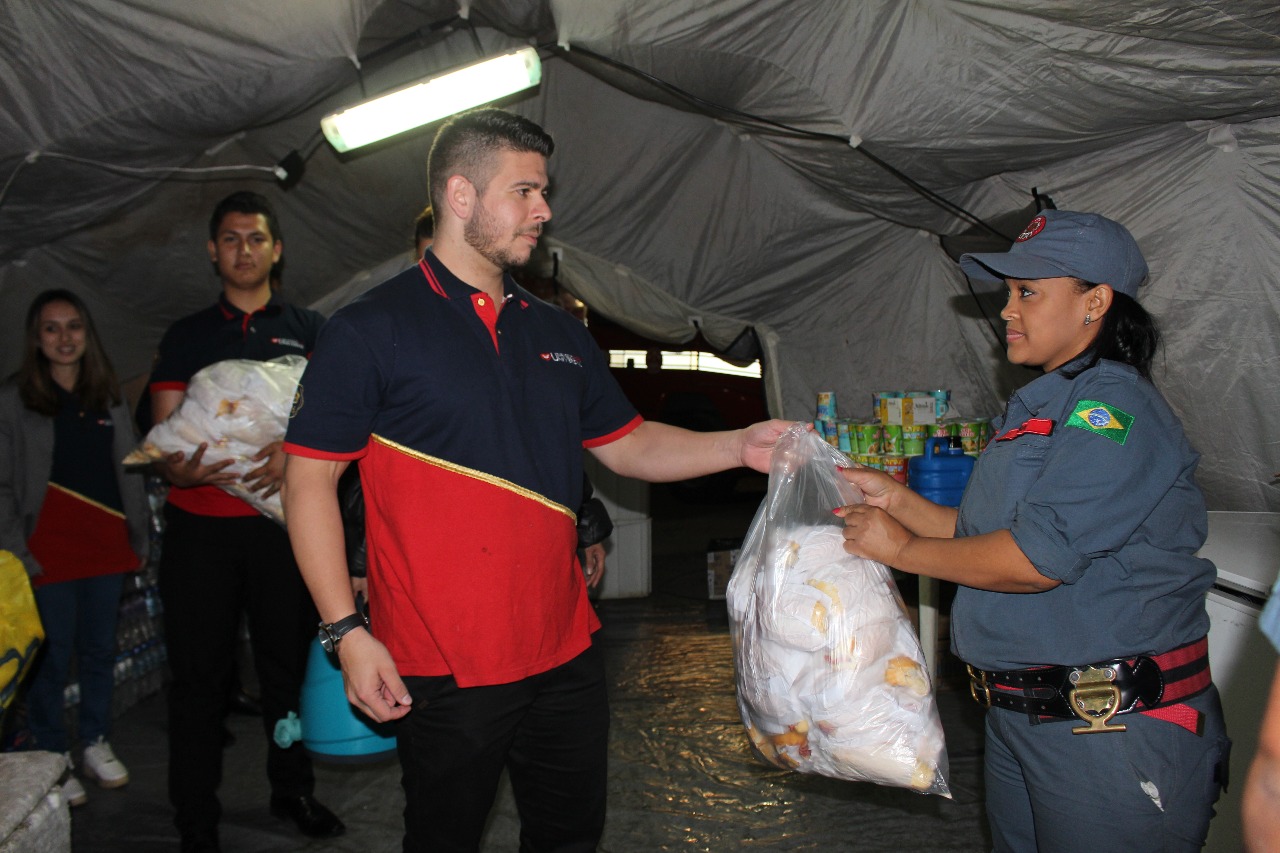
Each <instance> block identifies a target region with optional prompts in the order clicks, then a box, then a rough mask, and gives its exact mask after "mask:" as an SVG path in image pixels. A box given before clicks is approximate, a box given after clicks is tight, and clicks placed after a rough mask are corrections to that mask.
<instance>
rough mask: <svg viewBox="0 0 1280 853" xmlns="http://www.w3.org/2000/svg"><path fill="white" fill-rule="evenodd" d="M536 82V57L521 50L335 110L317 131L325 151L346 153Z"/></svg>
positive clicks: (539, 77) (538, 75)
mask: <svg viewBox="0 0 1280 853" xmlns="http://www.w3.org/2000/svg"><path fill="white" fill-rule="evenodd" d="M540 80H542V63H541V62H540V61H539V60H538V51H537V50H535V49H534V48H532V47H522V48H520V49H519V50H513V51H509V52H507V53H504V54H502V55H500V56H492V57H489V58H488V59H483V60H481V61H479V62H474V63H472V64H470V65H464V66H462V67H461V68H455V69H454V70H452V71H447V72H445V73H443V74H439V75H437V76H435V77H430V78H428V79H426V80H423V81H422V82H420V83H413V84H411V85H409V86H405V87H404V88H402V89H397V90H395V91H394V92H388V93H387V94H385V95H380V96H379V97H377V98H374V99H372V100H369V101H365V102H364V103H362V104H356V105H355V106H354V107H348V108H347V109H345V110H339V111H338V112H336V113H332V114H330V115H327V116H325V117H324V118H322V119H320V129H321V130H323V131H324V135H325V138H326V139H328V140H329V144H330V145H332V146H333V147H334V148H336V149H337V150H338V151H339V152H346V151H350V150H352V149H353V148H359V147H360V146H362V145H368V144H370V143H372V142H377V141H378V140H380V139H386V138H387V137H388V136H395V135H396V134H397V133H403V132H405V131H406V130H412V129H413V128H415V127H421V126H422V125H424V124H430V123H431V122H433V121H436V120H438V119H442V118H444V117H445V116H451V115H453V114H454V113H458V112H462V111H463V110H467V109H470V108H471V107H475V106H479V105H480V104H487V103H488V102H490V101H496V100H497V99H499V98H503V97H506V96H507V95H512V94H515V93H516V92H519V91H522V90H524V89H528V88H531V87H533V86H536V85H538V82H539V81H540Z"/></svg>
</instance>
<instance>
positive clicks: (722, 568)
mask: <svg viewBox="0 0 1280 853" xmlns="http://www.w3.org/2000/svg"><path fill="white" fill-rule="evenodd" d="M741 550H742V540H741V539H712V540H711V542H709V543H708V544H707V598H709V599H712V600H723V599H724V597H725V593H726V592H727V591H728V589H729V576H730V575H731V574H733V566H734V564H735V563H737V562H738V554H739V552H740V551H741Z"/></svg>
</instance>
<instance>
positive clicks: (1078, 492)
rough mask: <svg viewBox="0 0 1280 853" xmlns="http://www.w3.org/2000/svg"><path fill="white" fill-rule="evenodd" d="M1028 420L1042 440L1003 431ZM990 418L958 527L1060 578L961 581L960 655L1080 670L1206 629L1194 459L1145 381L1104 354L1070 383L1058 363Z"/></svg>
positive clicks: (1201, 509)
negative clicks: (1044, 584) (1004, 583)
mask: <svg viewBox="0 0 1280 853" xmlns="http://www.w3.org/2000/svg"><path fill="white" fill-rule="evenodd" d="M1073 366H1075V365H1067V366H1066V368H1065V369H1067V370H1070V369H1071V368H1072V367H1073ZM1033 418H1038V419H1046V420H1050V421H1052V426H1051V428H1050V429H1049V434H1048V435H1039V434H1036V432H1035V431H1034V430H1029V431H1026V432H1022V433H1021V434H1018V435H1011V433H1013V432H1015V431H1016V430H1018V429H1019V428H1021V427H1023V425H1024V424H1026V422H1027V421H1029V420H1031V419H1033ZM1036 426H1043V424H1038V425H1036ZM992 427H993V430H992V433H993V435H994V436H995V437H994V438H993V439H992V441H991V442H990V443H989V444H988V445H987V447H986V448H985V449H984V450H983V452H982V454H981V455H980V456H979V458H978V463H977V465H976V466H975V467H974V471H973V474H972V475H971V477H970V480H969V484H968V487H967V488H966V490H965V495H964V499H963V501H962V502H961V505H960V515H959V519H958V521H957V524H956V535H957V536H972V535H976V534H980V533H989V532H991V531H995V530H1001V529H1005V530H1010V531H1011V532H1012V534H1013V538H1014V540H1015V541H1016V542H1017V543H1018V547H1019V548H1021V549H1022V552H1023V553H1024V554H1026V556H1027V558H1028V559H1029V560H1030V561H1031V563H1032V564H1033V565H1034V566H1035V567H1036V569H1037V570H1038V571H1039V572H1040V573H1041V574H1043V575H1044V576H1045V577H1048V578H1053V579H1055V580H1059V581H1061V582H1062V583H1061V585H1060V586H1057V587H1055V588H1053V589H1051V590H1049V591H1047V592H1041V593H1030V594H1016V593H999V592H987V591H984V590H977V589H972V588H969V587H964V586H961V587H960V589H959V592H958V594H957V596H956V600H955V602H954V604H953V606H952V613H951V628H952V634H951V637H952V649H953V650H954V651H955V653H956V654H957V655H958V656H959V657H960V658H961V659H963V660H964V661H966V662H968V663H970V664H973V665H974V666H977V667H981V668H983V669H992V670H1001V669H1019V668H1023V667H1028V666H1038V665H1042V664H1070V665H1078V664H1087V663H1094V662H1097V661H1103V660H1110V659H1113V658H1126V657H1132V656H1135V655H1139V654H1159V653H1162V652H1166V651H1168V650H1169V649H1172V648H1176V647H1177V646H1180V645H1182V644H1184V643H1188V642H1192V641H1194V640H1197V639H1199V638H1200V637H1202V636H1204V635H1205V634H1206V633H1207V632H1208V630H1209V617H1208V614H1207V613H1206V611H1205V605H1204V596H1205V593H1206V592H1207V591H1208V589H1209V587H1210V586H1211V585H1212V584H1213V580H1214V576H1215V569H1214V566H1213V564H1212V563H1211V562H1209V561H1208V560H1205V559H1201V558H1199V557H1196V556H1194V555H1195V553H1196V551H1198V550H1199V549H1200V547H1201V546H1202V545H1203V544H1204V540H1205V536H1206V533H1207V531H1208V516H1207V514H1206V512H1205V505H1204V497H1203V495H1202V494H1201V492H1200V489H1199V487H1198V486H1197V485H1196V483H1195V478H1194V472H1195V468H1196V464H1197V463H1198V462H1199V459H1200V456H1199V454H1198V453H1196V452H1195V451H1194V450H1193V449H1192V448H1191V446H1190V444H1188V442H1187V439H1186V436H1184V435H1183V432H1182V424H1181V422H1180V421H1179V420H1178V417H1177V415H1175V414H1174V413H1173V411H1172V410H1171V409H1170V408H1169V405H1168V403H1166V402H1165V399H1164V397H1163V396H1161V394H1160V392H1159V391H1157V390H1156V388H1155V386H1153V385H1152V384H1151V383H1149V382H1147V381H1146V380H1145V379H1143V378H1142V377H1141V376H1139V375H1138V373H1137V371H1135V370H1134V369H1133V368H1131V367H1129V366H1127V365H1123V364H1118V363H1116V362H1111V361H1101V362H1099V363H1098V364H1097V365H1095V366H1094V367H1091V368H1089V369H1088V370H1085V371H1084V372H1082V373H1080V374H1079V375H1078V376H1075V377H1074V378H1072V377H1068V376H1066V375H1064V374H1063V372H1062V369H1059V370H1058V371H1054V372H1053V373H1048V374H1045V375H1044V376H1042V377H1040V378H1038V379H1036V380H1034V381H1033V382H1030V383H1028V384H1027V385H1026V386H1024V387H1023V388H1022V389H1020V390H1019V391H1017V392H1016V393H1014V395H1013V396H1012V397H1011V398H1010V399H1009V404H1008V407H1007V408H1006V410H1005V413H1004V415H1003V416H1001V417H1000V418H998V419H997V420H996V421H994V422H993V424H992Z"/></svg>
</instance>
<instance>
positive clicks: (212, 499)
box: [168, 486, 262, 518]
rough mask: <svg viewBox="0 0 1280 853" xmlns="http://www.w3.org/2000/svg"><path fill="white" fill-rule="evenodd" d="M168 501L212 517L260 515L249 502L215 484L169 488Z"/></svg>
mask: <svg viewBox="0 0 1280 853" xmlns="http://www.w3.org/2000/svg"><path fill="white" fill-rule="evenodd" d="M168 501H169V503H171V504H173V505H174V506H176V507H177V508H178V509H183V510H186V511H187V512H189V513H191V514H193V515H206V516H212V517H214V518H244V517H247V516H253V515H261V514H262V513H260V512H258V511H257V510H256V509H254V508H253V507H251V506H249V504H247V503H245V502H244V501H242V500H240V499H239V498H238V497H236V496H235V495H232V494H229V493H227V492H225V491H223V490H222V489H219V488H218V487H217V486H194V487H192V488H190V489H179V488H177V487H174V488H171V489H169V497H168Z"/></svg>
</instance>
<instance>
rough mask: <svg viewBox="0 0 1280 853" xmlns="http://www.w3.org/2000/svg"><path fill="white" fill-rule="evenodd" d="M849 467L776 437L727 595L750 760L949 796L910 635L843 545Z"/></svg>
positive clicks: (856, 497) (810, 436)
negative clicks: (765, 487)
mask: <svg viewBox="0 0 1280 853" xmlns="http://www.w3.org/2000/svg"><path fill="white" fill-rule="evenodd" d="M848 465H849V461H848V459H847V458H845V457H844V456H843V455H842V454H840V453H839V452H838V451H837V450H835V449H834V448H833V447H831V446H830V445H829V444H827V443H826V442H825V441H823V440H822V439H821V438H819V437H818V436H817V435H816V434H815V433H813V432H811V431H809V430H807V429H806V428H805V426H804V425H799V426H795V427H792V428H791V429H790V430H788V431H787V433H786V434H784V435H783V437H782V438H781V439H780V440H779V442H778V446H777V449H776V450H775V451H774V454H773V463H772V468H771V470H770V472H769V491H768V494H767V495H766V497H765V500H764V502H763V503H762V504H761V507H760V510H759V511H758V512H757V513H756V516H755V519H754V521H752V523H751V527H750V529H749V531H748V533H747V537H746V541H745V542H744V544H743V547H742V551H741V554H740V556H739V558H738V562H737V564H736V565H735V566H734V570H733V575H732V577H731V578H730V579H729V587H728V592H727V596H726V598H727V602H728V605H729V617H730V625H731V627H732V634H733V644H734V664H735V668H736V677H737V691H738V707H739V710H740V711H741V713H742V721H743V723H744V724H745V726H746V729H747V734H748V736H749V738H750V741H751V745H752V747H753V749H754V751H755V753H756V755H757V756H758V757H759V758H760V759H762V760H763V761H765V762H767V763H769V764H773V765H775V766H777V767H782V768H785V769H790V770H797V771H800V772H802V773H816V774H819V775H822V776H830V777H834V778H837V779H848V780H852V781H866V782H874V783H877V784H881V785H892V786H897V787H902V788H910V789H912V790H915V791H920V792H921V793H929V794H940V795H942V796H945V797H948V798H950V796H951V793H950V790H949V789H948V787H947V778H946V777H947V752H946V744H945V742H944V740H943V735H942V723H941V721H940V720H939V718H938V710H937V705H936V703H935V698H934V691H933V686H932V685H931V684H930V681H929V676H928V671H927V670H926V669H925V663H924V654H923V652H922V651H921V648H920V642H919V640H918V639H917V638H916V635H915V633H914V631H913V630H912V628H911V621H910V617H909V616H908V614H907V611H906V608H905V606H904V605H903V602H902V596H901V595H900V594H899V592H898V588H897V586H896V585H895V583H894V581H893V576H892V575H891V574H890V572H889V570H888V569H887V568H886V567H885V566H884V565H883V564H881V563H877V562H874V561H872V560H864V559H862V558H860V557H855V556H853V555H851V554H849V553H847V552H846V551H845V550H844V536H843V526H842V523H841V520H840V519H839V518H837V517H836V516H834V515H832V512H831V511H832V510H833V509H835V508H836V507H838V506H845V505H848V504H851V503H857V502H860V501H861V500H862V497H861V495H860V494H859V493H858V490H857V489H856V488H855V487H853V486H851V485H850V484H849V483H848V482H847V481H846V480H845V479H844V478H843V477H841V476H840V474H839V473H838V471H837V470H836V469H837V467H847V466H848Z"/></svg>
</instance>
